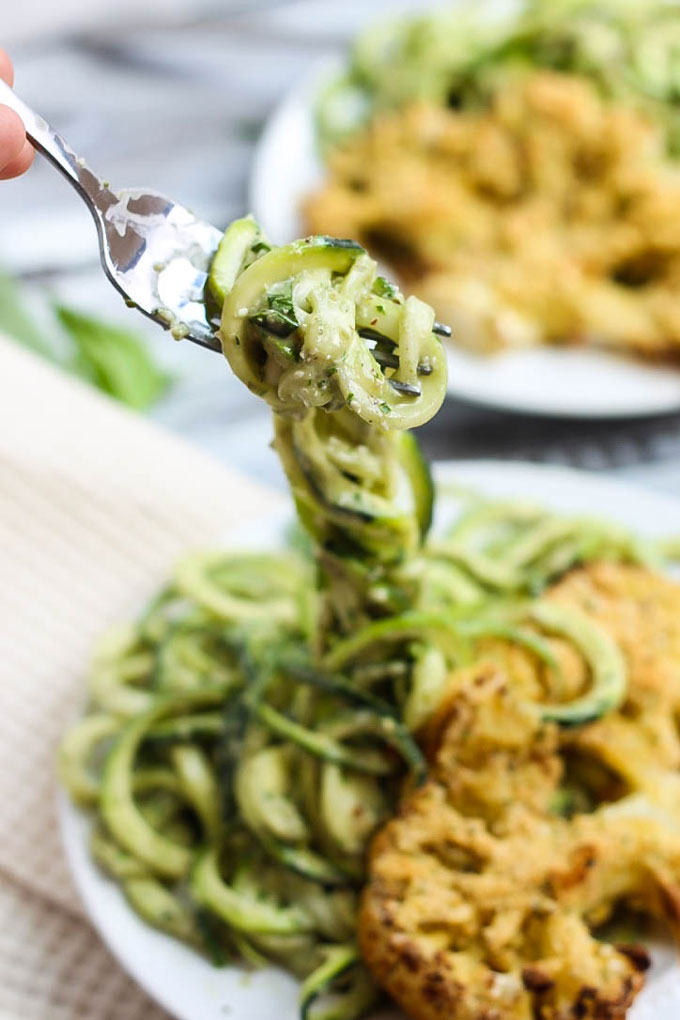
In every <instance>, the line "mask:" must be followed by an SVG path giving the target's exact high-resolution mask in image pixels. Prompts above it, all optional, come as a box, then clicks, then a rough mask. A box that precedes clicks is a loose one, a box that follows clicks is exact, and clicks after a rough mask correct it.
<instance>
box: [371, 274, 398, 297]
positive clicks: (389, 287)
mask: <svg viewBox="0 0 680 1020" xmlns="http://www.w3.org/2000/svg"><path fill="white" fill-rule="evenodd" d="M373 293H374V294H377V295H378V297H386V298H393V297H396V295H397V288H396V287H395V286H394V284H392V283H390V281H389V280H386V279H385V277H384V276H377V277H376V280H375V283H374V284H373Z"/></svg>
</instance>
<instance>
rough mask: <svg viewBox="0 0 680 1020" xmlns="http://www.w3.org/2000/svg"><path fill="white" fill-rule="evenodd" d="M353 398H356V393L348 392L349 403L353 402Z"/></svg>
mask: <svg viewBox="0 0 680 1020" xmlns="http://www.w3.org/2000/svg"><path fill="white" fill-rule="evenodd" d="M353 400H354V394H353V393H348V394H347V403H348V404H351V403H352V401H353Z"/></svg>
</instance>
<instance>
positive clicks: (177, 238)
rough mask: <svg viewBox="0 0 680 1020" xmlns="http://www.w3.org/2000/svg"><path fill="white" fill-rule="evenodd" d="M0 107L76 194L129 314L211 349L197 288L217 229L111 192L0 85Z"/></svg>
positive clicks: (179, 211)
mask: <svg viewBox="0 0 680 1020" xmlns="http://www.w3.org/2000/svg"><path fill="white" fill-rule="evenodd" d="M0 103H3V104H5V105H6V106H9V107H11V108H12V109H13V110H15V111H16V113H18V114H19V116H20V117H21V119H22V121H23V122H24V126H25V128H26V134H27V135H28V137H29V139H30V141H31V142H32V143H33V145H34V146H35V147H36V149H37V150H38V151H39V152H41V153H42V154H43V156H45V157H46V158H47V159H48V160H49V161H50V163H52V165H53V166H55V167H56V168H57V170H59V171H60V172H61V173H62V174H63V175H64V177H65V178H66V179H67V181H69V183H70V184H72V185H73V187H74V188H75V189H76V191H77V192H78V194H79V195H80V197H81V198H82V199H83V201H84V202H85V204H86V205H87V207H88V209H89V210H90V212H91V214H92V217H93V219H94V222H95V225H96V227H97V236H98V239H99V252H100V256H101V262H102V266H103V267H104V272H105V273H106V275H107V276H108V278H109V280H110V281H111V283H112V284H113V286H114V287H115V288H116V290H118V291H119V292H120V293H121V294H122V296H123V297H124V298H125V301H126V303H127V304H128V305H129V306H130V307H131V308H137V309H138V310H139V311H140V312H143V313H144V315H147V316H148V317H149V318H150V319H153V320H154V322H158V323H160V325H161V326H163V327H164V328H165V329H170V330H171V331H172V333H173V335H174V336H175V337H177V339H181V338H182V337H186V338H187V339H188V340H193V341H194V343H197V344H200V345H201V346H202V347H209V348H210V349H211V350H214V351H219V350H221V346H220V343H219V341H218V340H217V339H216V337H215V326H214V324H211V323H210V321H209V318H208V313H207V311H206V306H205V300H204V288H205V282H206V279H207V273H208V268H209V266H210V262H211V261H212V258H213V256H214V254H215V251H216V250H217V246H218V244H219V242H220V240H221V238H222V231H221V230H218V229H217V227H213V226H211V224H210V223H206V222H205V220H200V219H198V217H197V216H194V214H193V213H192V212H190V211H189V210H188V209H185V208H184V206H181V205H177V204H176V203H175V202H172V201H170V199H167V198H164V197H163V196H162V195H158V194H155V193H154V192H151V191H142V190H139V189H126V190H125V191H112V190H111V187H110V185H109V183H108V181H104V180H101V179H100V178H99V177H97V175H96V174H94V173H93V172H92V171H91V170H90V169H89V168H88V167H87V165H86V163H85V160H84V159H81V157H80V156H77V155H76V154H75V152H74V151H73V149H71V147H70V146H69V145H67V143H66V142H65V141H64V139H63V138H62V137H61V136H60V135H58V134H57V132H56V131H53V130H52V128H51V127H50V125H49V124H48V123H47V121H46V120H44V119H43V118H42V117H39V116H38V114H37V113H34V112H33V110H31V109H30V107H28V106H27V105H26V103H24V102H22V100H21V99H19V97H18V96H17V94H16V93H15V92H14V91H13V89H11V88H10V87H9V85H6V84H5V83H4V82H3V81H1V80H0Z"/></svg>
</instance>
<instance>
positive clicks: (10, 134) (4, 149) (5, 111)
mask: <svg viewBox="0 0 680 1020" xmlns="http://www.w3.org/2000/svg"><path fill="white" fill-rule="evenodd" d="M0 78H2V79H3V80H4V81H6V82H7V84H8V85H11V84H12V82H13V81H14V70H13V68H12V61H11V60H10V59H9V57H8V56H7V54H6V53H5V51H4V50H0ZM34 156H35V151H34V149H33V146H32V145H31V144H30V143H29V142H28V141H27V140H26V132H25V131H24V125H23V124H22V123H21V118H20V117H19V116H18V115H17V114H16V113H15V112H14V110H10V108H9V107H8V106H0V181H6V180H8V179H9V178H10V177H18V176H19V174H22V173H23V172H24V171H25V170H28V168H29V166H30V165H31V163H32V162H33V157H34Z"/></svg>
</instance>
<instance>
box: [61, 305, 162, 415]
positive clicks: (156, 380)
mask: <svg viewBox="0 0 680 1020" xmlns="http://www.w3.org/2000/svg"><path fill="white" fill-rule="evenodd" d="M55 312H56V315H57V318H58V319H59V322H60V324H61V326H62V328H63V329H64V330H65V331H66V333H67V334H68V336H69V337H70V339H71V340H72V342H73V344H74V348H75V350H74V355H73V359H72V362H71V365H70V367H71V369H72V370H73V371H74V372H76V373H77V374H78V375H80V376H81V377H83V378H84V379H87V380H89V381H90V382H91V383H93V384H94V385H95V386H97V387H98V388H99V389H100V390H103V391H104V392H105V393H108V394H110V395H111V396H112V397H116V398H117V399H118V400H120V401H121V402H122V403H123V404H127V406H128V407H132V408H135V409H136V410H138V411H143V410H146V409H147V408H148V407H150V406H151V405H152V404H153V403H155V401H156V400H158V399H159V397H161V396H162V395H163V393H164V392H165V391H166V389H167V387H168V385H169V384H170V377H169V376H168V375H167V374H166V373H165V372H163V371H161V370H160V369H159V368H158V367H157V366H156V365H155V364H154V362H153V359H152V358H151V355H150V354H149V352H148V351H147V349H146V347H145V345H144V342H143V340H141V339H140V338H139V337H138V336H137V335H136V334H135V333H132V332H130V331H129V330H127V329H124V328H122V327H120V326H113V325H110V324H109V323H105V322H101V321H100V320H99V319H95V318H93V317H91V316H89V315H84V314H83V313H82V312H77V311H75V310H74V309H72V308H67V307H66V306H65V305H57V306H56V307H55Z"/></svg>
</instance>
